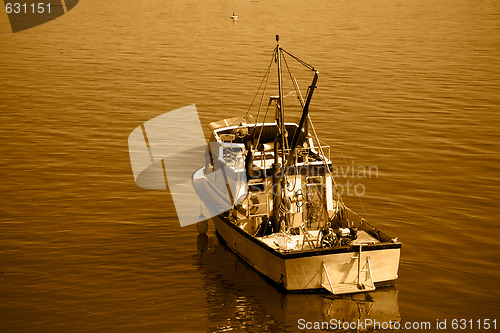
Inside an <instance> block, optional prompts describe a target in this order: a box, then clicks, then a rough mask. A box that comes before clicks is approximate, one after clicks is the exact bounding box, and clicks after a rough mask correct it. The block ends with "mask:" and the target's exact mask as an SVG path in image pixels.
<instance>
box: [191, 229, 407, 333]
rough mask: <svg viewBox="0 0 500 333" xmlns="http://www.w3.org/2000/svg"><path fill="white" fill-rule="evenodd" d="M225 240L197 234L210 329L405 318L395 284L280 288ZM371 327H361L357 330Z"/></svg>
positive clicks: (281, 327) (294, 326) (291, 327)
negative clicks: (368, 288) (362, 288)
mask: <svg viewBox="0 0 500 333" xmlns="http://www.w3.org/2000/svg"><path fill="white" fill-rule="evenodd" d="M222 242H223V240H222V239H220V238H219V237H218V236H217V235H215V234H214V233H209V234H208V236H207V235H203V234H200V235H199V236H198V239H197V246H198V253H197V255H196V258H195V265H197V266H198V267H199V268H200V272H201V274H202V279H203V280H204V283H205V288H206V291H207V303H208V313H207V316H208V325H209V327H207V331H210V332H214V331H220V330H225V329H231V328H233V329H234V328H238V329H247V330H248V329H249V330H251V331H255V330H257V331H261V330H262V331H268V330H271V331H276V330H277V331H297V329H298V328H299V320H300V319H302V320H303V322H311V323H314V322H329V323H332V322H335V323H338V322H343V323H344V322H348V323H351V322H357V321H358V320H360V322H365V320H366V319H369V320H372V322H374V321H376V322H377V323H389V322H393V323H394V322H398V323H400V322H401V316H400V314H399V306H398V291H397V289H396V288H394V287H389V288H381V289H377V290H376V291H373V292H367V293H357V294H347V295H337V296H334V295H332V294H317V293H315V294H310V293H301V294H295V293H294V294H289V293H288V294H287V293H282V292H281V291H280V290H279V289H278V287H276V286H275V285H274V284H271V283H270V282H269V281H268V280H267V279H265V278H264V277H263V276H262V275H260V274H259V273H257V272H256V271H255V270H253V269H252V268H251V267H250V266H249V265H248V264H246V263H245V262H244V261H242V260H241V259H240V258H238V257H237V256H236V255H234V254H233V253H232V252H231V251H230V250H229V249H228V248H227V247H226V246H225V245H224V244H223V243H222ZM330 328H331V327H330ZM373 330H374V329H373V327H361V328H360V329H359V330H358V331H373ZM384 331H386V332H387V330H384Z"/></svg>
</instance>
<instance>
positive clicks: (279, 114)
mask: <svg viewBox="0 0 500 333" xmlns="http://www.w3.org/2000/svg"><path fill="white" fill-rule="evenodd" d="M279 42H280V37H279V35H276V43H277V45H276V57H277V62H278V93H279V97H278V101H277V103H276V127H277V130H278V135H277V137H276V139H275V140H274V163H273V165H272V170H271V171H272V180H273V187H272V192H273V218H272V221H271V222H272V226H273V232H275V233H276V232H279V231H280V222H281V221H280V213H279V208H280V206H281V197H282V189H283V188H284V182H285V180H284V178H283V173H282V171H283V168H282V166H284V165H283V164H284V161H285V148H286V147H285V139H286V133H285V131H286V129H285V115H284V112H283V82H282V81H283V80H282V78H283V75H282V71H281V46H280V43H279ZM278 145H279V146H280V148H281V149H280V151H279V150H278ZM278 154H280V155H281V164H280V163H279V159H278Z"/></svg>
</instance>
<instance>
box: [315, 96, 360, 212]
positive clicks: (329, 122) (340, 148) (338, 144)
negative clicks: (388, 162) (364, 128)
mask: <svg viewBox="0 0 500 333" xmlns="http://www.w3.org/2000/svg"><path fill="white" fill-rule="evenodd" d="M316 91H317V92H318V96H319V99H320V101H321V105H322V106H323V111H324V112H325V115H326V119H327V120H328V124H329V125H330V128H331V130H332V134H333V137H334V138H335V141H336V142H337V146H338V147H339V150H340V154H341V155H342V159H343V160H344V165H345V166H346V168H347V161H346V159H345V155H344V151H343V150H342V147H341V145H340V143H339V140H338V139H337V136H336V135H335V131H334V130H333V125H332V122H331V121H330V117H329V116H328V112H326V107H325V104H324V103H323V99H322V98H321V94H320V93H319V89H318V87H316ZM353 173H354V172H353ZM351 180H352V183H353V185H354V186H356V185H355V184H356V183H355V182H354V178H353V176H352V173H351ZM356 196H357V197H358V199H359V203H360V204H361V207H362V208H363V212H364V213H365V215H366V209H365V206H364V205H363V201H361V196H359V195H356Z"/></svg>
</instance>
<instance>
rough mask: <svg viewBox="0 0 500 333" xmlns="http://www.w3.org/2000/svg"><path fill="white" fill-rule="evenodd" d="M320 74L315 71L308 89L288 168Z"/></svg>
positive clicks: (291, 148) (291, 147)
mask: <svg viewBox="0 0 500 333" xmlns="http://www.w3.org/2000/svg"><path fill="white" fill-rule="evenodd" d="M318 76H319V72H318V71H314V78H313V81H312V83H311V85H310V86H309V89H308V91H307V99H306V103H305V104H304V108H303V109H302V117H301V118H300V122H299V127H298V128H297V129H296V130H295V133H294V135H293V139H292V144H291V146H290V153H289V154H288V158H287V160H286V164H285V166H284V168H286V167H287V166H288V165H290V163H291V162H292V158H293V156H294V151H295V147H297V142H298V140H299V135H300V132H302V128H303V127H304V123H305V125H307V115H308V114H309V104H311V99H312V95H313V93H314V89H315V88H316V83H317V82H318Z"/></svg>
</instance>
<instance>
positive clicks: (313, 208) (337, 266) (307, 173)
mask: <svg viewBox="0 0 500 333" xmlns="http://www.w3.org/2000/svg"><path fill="white" fill-rule="evenodd" d="M276 41H277V45H276V48H275V49H274V52H273V61H272V62H274V63H276V64H277V73H278V75H277V76H278V84H277V87H278V92H277V93H278V95H277V96H270V97H269V104H268V108H269V106H272V107H273V108H275V112H274V115H275V117H274V119H273V120H272V121H266V117H267V114H268V112H267V111H266V115H265V116H264V119H263V120H260V122H259V116H257V119H255V120H254V119H253V118H251V117H250V116H248V115H246V116H244V117H238V118H231V119H223V120H220V121H216V122H213V123H211V124H210V125H209V128H210V131H211V137H210V140H209V144H208V148H207V151H206V154H205V165H204V166H203V167H201V168H200V169H198V170H196V171H195V172H194V174H193V175H192V183H193V187H194V188H195V190H196V192H197V193H198V194H199V196H200V198H201V199H202V200H203V203H204V204H205V206H206V207H207V209H208V210H210V211H211V213H212V216H214V217H213V223H214V225H215V228H216V230H217V233H218V234H219V235H220V237H221V238H222V239H223V240H224V242H225V243H226V244H227V246H228V247H229V249H231V251H232V252H234V253H235V254H236V255H238V256H239V257H241V258H242V259H243V260H244V261H246V262H247V263H248V264H249V265H250V266H251V267H253V268H254V269H255V270H256V271H257V272H259V273H261V274H262V275H263V276H265V277H267V278H268V279H269V280H271V281H272V282H274V283H275V284H277V285H278V286H280V287H281V288H283V289H285V290H286V291H288V292H307V291H313V292H314V291H324V292H330V293H333V294H349V293H358V292H368V291H373V290H375V289H376V288H379V287H382V286H389V285H393V284H394V283H395V280H396V279H397V277H398V268H399V259H400V250H401V242H399V241H398V239H397V238H394V237H391V236H389V235H387V234H386V233H384V232H382V231H381V230H379V229H378V228H376V227H375V226H373V225H372V224H370V223H368V222H367V221H366V220H365V219H364V218H362V217H361V216H359V215H358V214H356V213H355V212H353V211H352V210H351V209H349V208H348V207H347V206H346V205H345V204H344V202H343V200H342V197H341V194H340V192H339V190H338V187H337V185H336V183H335V179H334V177H333V173H332V170H333V163H332V160H331V159H330V156H329V151H330V148H329V146H327V145H325V144H324V143H322V142H321V141H320V140H319V138H318V136H317V133H316V131H315V129H314V125H313V124H312V122H311V120H310V117H309V106H310V103H311V100H312V97H313V94H314V92H315V90H316V88H317V87H316V84H317V81H318V76H319V72H318V71H317V70H316V69H315V68H314V67H313V66H311V65H309V64H308V63H306V62H304V61H303V60H301V59H299V58H297V57H295V56H294V55H292V54H291V53H289V52H288V51H286V50H285V49H283V48H282V47H281V46H280V43H279V36H276ZM285 56H286V58H290V57H291V58H292V59H294V60H297V61H298V62H299V63H300V64H301V65H304V66H305V67H306V68H308V69H309V70H311V72H312V76H313V78H312V83H311V85H310V86H309V88H308V90H307V93H306V96H305V98H303V97H302V94H301V92H300V89H299V87H298V84H297V81H296V80H295V79H292V83H293V87H294V88H295V93H296V96H297V97H298V100H299V103H300V110H301V115H300V121H299V122H298V123H294V122H287V121H285V105H284V91H283V62H284V61H285V62H286V58H285ZM286 66H288V65H286ZM266 74H267V75H268V74H269V70H268V72H267V73H266ZM266 82H267V81H266ZM263 96H264V94H263ZM259 112H260V109H259ZM228 194H229V195H228ZM221 206H225V207H227V206H229V207H231V209H229V210H227V211H224V212H222V213H221V212H220V207H221Z"/></svg>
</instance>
